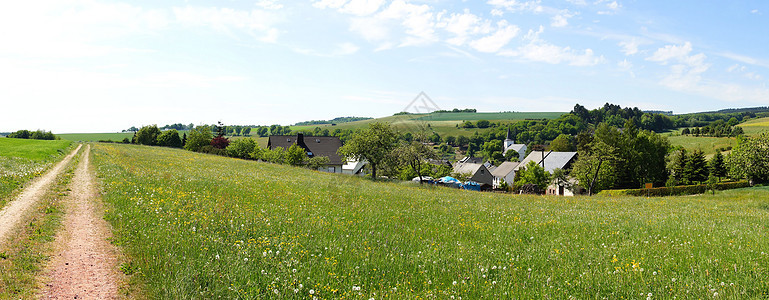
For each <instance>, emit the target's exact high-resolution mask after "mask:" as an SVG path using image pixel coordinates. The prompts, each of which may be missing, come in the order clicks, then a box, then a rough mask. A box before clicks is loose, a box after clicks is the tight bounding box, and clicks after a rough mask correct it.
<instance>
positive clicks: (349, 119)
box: [294, 117, 373, 126]
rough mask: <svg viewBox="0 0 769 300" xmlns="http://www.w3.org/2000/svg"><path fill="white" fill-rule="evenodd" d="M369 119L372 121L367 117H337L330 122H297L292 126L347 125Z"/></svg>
mask: <svg viewBox="0 0 769 300" xmlns="http://www.w3.org/2000/svg"><path fill="white" fill-rule="evenodd" d="M371 119H373V118H369V117H338V118H333V119H331V120H312V121H304V122H299V123H296V124H294V126H307V125H329V124H339V123H348V122H355V121H363V120H371Z"/></svg>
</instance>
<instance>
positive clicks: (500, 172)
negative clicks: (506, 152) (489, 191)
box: [491, 161, 518, 189]
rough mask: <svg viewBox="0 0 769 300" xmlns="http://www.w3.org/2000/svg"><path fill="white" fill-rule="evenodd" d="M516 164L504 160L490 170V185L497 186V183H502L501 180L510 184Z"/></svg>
mask: <svg viewBox="0 0 769 300" xmlns="http://www.w3.org/2000/svg"><path fill="white" fill-rule="evenodd" d="M517 166H518V162H512V161H506V162H503V163H502V164H501V165H499V167H497V168H496V169H494V170H492V171H491V175H493V176H494V184H492V186H493V187H494V188H495V189H496V188H499V185H500V184H502V180H504V181H505V182H506V183H507V184H508V185H512V184H513V180H515V167H517Z"/></svg>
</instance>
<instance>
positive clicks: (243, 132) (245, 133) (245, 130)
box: [240, 126, 251, 136]
mask: <svg viewBox="0 0 769 300" xmlns="http://www.w3.org/2000/svg"><path fill="white" fill-rule="evenodd" d="M240 134H241V135H243V136H249V135H251V126H246V127H243V129H241V130H240Z"/></svg>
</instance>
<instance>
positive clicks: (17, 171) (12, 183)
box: [0, 138, 72, 208]
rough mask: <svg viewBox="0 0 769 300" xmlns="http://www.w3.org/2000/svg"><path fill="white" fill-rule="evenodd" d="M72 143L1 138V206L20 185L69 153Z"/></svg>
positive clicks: (0, 206)
mask: <svg viewBox="0 0 769 300" xmlns="http://www.w3.org/2000/svg"><path fill="white" fill-rule="evenodd" d="M71 143H72V142H70V141H66V140H55V141H43V140H27V139H10V138H0V208H2V207H3V206H5V204H6V202H7V201H8V200H9V199H10V197H11V196H12V195H13V193H14V192H15V191H16V190H17V189H18V188H20V187H22V186H23V185H24V184H25V183H26V182H27V181H29V180H31V179H32V178H35V177H36V176H38V175H40V174H41V173H43V172H44V171H45V170H47V169H48V168H49V167H50V166H51V165H52V164H53V163H55V162H56V161H58V160H59V159H60V158H61V157H63V156H64V155H66V153H68V150H67V149H68V148H69V147H70V145H71Z"/></svg>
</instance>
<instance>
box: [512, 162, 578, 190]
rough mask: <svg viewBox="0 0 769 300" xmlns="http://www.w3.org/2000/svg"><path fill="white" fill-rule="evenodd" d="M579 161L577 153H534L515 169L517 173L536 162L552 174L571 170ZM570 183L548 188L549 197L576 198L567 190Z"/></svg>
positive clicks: (552, 185) (553, 185)
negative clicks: (557, 170)
mask: <svg viewBox="0 0 769 300" xmlns="http://www.w3.org/2000/svg"><path fill="white" fill-rule="evenodd" d="M576 159H577V152H555V151H548V152H545V151H532V152H531V153H529V155H528V156H526V158H525V159H523V161H521V163H520V164H519V165H518V166H516V167H515V171H516V172H517V171H518V170H519V169H520V168H523V167H525V166H526V165H527V164H529V162H531V161H534V162H536V163H537V164H538V165H540V166H541V167H543V168H544V169H545V171H547V172H549V173H550V174H552V173H553V170H555V169H563V170H566V169H570V168H571V164H572V163H574V161H575V160H576ZM567 184H568V183H564V182H561V183H558V184H551V185H550V186H548V187H547V191H546V193H547V194H548V195H560V196H574V193H573V192H572V191H570V190H569V189H567V188H566V185H567Z"/></svg>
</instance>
